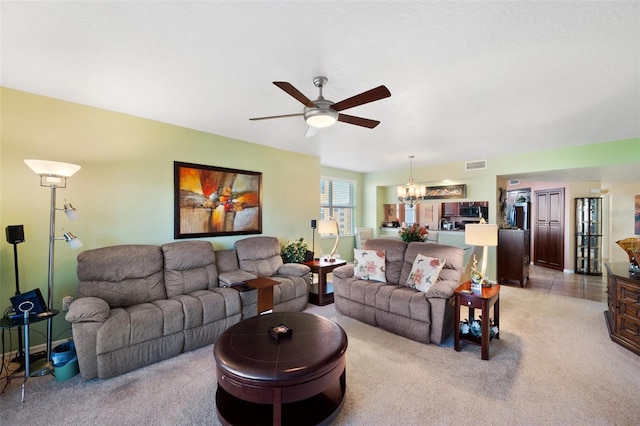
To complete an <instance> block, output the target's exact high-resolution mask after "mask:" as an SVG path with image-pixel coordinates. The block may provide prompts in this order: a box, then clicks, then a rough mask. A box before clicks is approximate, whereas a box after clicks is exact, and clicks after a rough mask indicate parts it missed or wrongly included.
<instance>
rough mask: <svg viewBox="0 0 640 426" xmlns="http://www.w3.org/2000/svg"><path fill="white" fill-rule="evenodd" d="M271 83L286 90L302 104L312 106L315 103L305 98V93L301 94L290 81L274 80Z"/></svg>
mask: <svg viewBox="0 0 640 426" xmlns="http://www.w3.org/2000/svg"><path fill="white" fill-rule="evenodd" d="M273 84H275V85H276V86H278V87H279V88H281V89H282V90H284V91H285V92H287V93H288V94H289V95H291V96H293V97H294V98H296V99H297V100H298V101H300V102H301V103H302V104H304V106H307V107H312V106H315V105H316V104H314V103H313V102H312V101H311V99H309V98H307V97H306V96H305V95H303V94H302V92H300V91H299V90H298V89H296V88H295V87H293V86H292V85H291V83H287V82H286V81H274V82H273Z"/></svg>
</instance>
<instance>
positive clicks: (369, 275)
mask: <svg viewBox="0 0 640 426" xmlns="http://www.w3.org/2000/svg"><path fill="white" fill-rule="evenodd" d="M386 257H387V255H386V253H385V251H384V250H361V249H353V267H354V268H353V269H354V274H355V277H356V278H358V279H361V280H371V281H380V282H385V281H387V276H386V274H385V269H384V268H385V260H386Z"/></svg>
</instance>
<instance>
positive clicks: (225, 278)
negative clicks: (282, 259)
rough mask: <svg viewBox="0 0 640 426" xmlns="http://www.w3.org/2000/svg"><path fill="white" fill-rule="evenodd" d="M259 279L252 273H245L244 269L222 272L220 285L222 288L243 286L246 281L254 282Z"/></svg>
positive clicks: (219, 277)
mask: <svg viewBox="0 0 640 426" xmlns="http://www.w3.org/2000/svg"><path fill="white" fill-rule="evenodd" d="M255 278H258V277H257V276H255V275H253V274H252V273H250V272H247V271H243V270H242V269H236V270H233V271H226V272H221V273H220V275H219V276H218V279H219V280H220V285H222V286H227V287H228V286H230V285H234V284H242V283H244V282H245V281H248V280H253V279H255Z"/></svg>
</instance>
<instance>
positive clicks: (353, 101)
mask: <svg viewBox="0 0 640 426" xmlns="http://www.w3.org/2000/svg"><path fill="white" fill-rule="evenodd" d="M389 96H391V92H389V89H387V88H386V87H385V86H378V87H376V88H375V89H371V90H367V91H366V92H362V93H360V94H359V95H355V96H352V97H350V98H348V99H345V100H343V101H340V102H338V103H335V104H333V105H331V109H334V110H336V111H342V110H345V109H348V108H353V107H357V106H359V105H364V104H368V103H369V102H373V101H377V100H380V99H384V98H388V97H389Z"/></svg>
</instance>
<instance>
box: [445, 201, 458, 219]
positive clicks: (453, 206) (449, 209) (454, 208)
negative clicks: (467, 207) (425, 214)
mask: <svg viewBox="0 0 640 426" xmlns="http://www.w3.org/2000/svg"><path fill="white" fill-rule="evenodd" d="M459 213H460V203H442V217H452V216H458V214H459Z"/></svg>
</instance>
